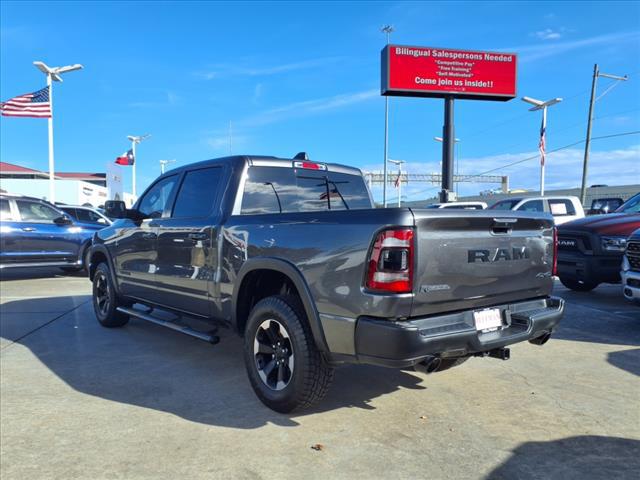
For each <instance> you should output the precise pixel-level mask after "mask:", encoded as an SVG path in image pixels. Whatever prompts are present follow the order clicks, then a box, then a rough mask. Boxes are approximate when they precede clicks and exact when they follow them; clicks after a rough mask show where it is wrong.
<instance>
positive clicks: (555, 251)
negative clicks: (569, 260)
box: [551, 227, 558, 276]
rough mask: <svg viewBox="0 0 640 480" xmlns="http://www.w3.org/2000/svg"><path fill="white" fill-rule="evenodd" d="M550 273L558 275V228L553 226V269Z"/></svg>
mask: <svg viewBox="0 0 640 480" xmlns="http://www.w3.org/2000/svg"><path fill="white" fill-rule="evenodd" d="M551 274H552V275H553V276H556V275H558V229H557V228H556V227H554V228H553V270H552V271H551Z"/></svg>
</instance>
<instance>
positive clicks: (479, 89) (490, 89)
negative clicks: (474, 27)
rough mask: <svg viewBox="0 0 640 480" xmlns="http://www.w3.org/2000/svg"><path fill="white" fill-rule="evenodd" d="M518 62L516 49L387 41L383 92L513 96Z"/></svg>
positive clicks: (494, 97)
mask: <svg viewBox="0 0 640 480" xmlns="http://www.w3.org/2000/svg"><path fill="white" fill-rule="evenodd" d="M516 64H517V57H516V55H515V54H513V53H499V52H480V51H471V50H450V49H446V48H432V47H408V46H403V45H387V46H386V47H385V48H384V49H383V50H382V95H394V96H404V97H449V96H451V97H456V98H470V99H477V100H511V99H512V98H514V97H515V96H516Z"/></svg>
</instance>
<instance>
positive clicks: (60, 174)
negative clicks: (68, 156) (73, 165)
mask: <svg viewBox="0 0 640 480" xmlns="http://www.w3.org/2000/svg"><path fill="white" fill-rule="evenodd" d="M56 175H57V176H58V177H60V178H78V179H82V178H88V179H91V180H104V179H105V178H106V176H107V175H106V173H84V172H56Z"/></svg>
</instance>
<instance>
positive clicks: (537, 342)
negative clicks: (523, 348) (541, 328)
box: [529, 332, 551, 345]
mask: <svg viewBox="0 0 640 480" xmlns="http://www.w3.org/2000/svg"><path fill="white" fill-rule="evenodd" d="M550 338H551V332H545V333H543V334H542V335H540V336H539V337H536V338H532V339H531V340H529V343H533V344H534V345H544V344H545V343H547V342H548V341H549V339H550Z"/></svg>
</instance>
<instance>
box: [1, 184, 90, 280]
mask: <svg viewBox="0 0 640 480" xmlns="http://www.w3.org/2000/svg"><path fill="white" fill-rule="evenodd" d="M102 227H103V225H101V226H100V227H96V228H91V227H90V228H88V227H87V226H84V225H78V224H76V223H74V221H73V220H72V219H71V217H69V215H67V214H66V213H64V212H63V211H61V210H59V209H58V208H56V207H54V206H53V205H52V204H50V203H49V202H46V201H44V200H40V199H37V198H31V197H24V196H17V195H6V194H2V195H0V268H17V267H61V268H62V269H63V270H65V271H75V270H82V269H83V268H85V266H86V265H88V259H87V256H88V253H89V246H90V245H91V237H92V236H93V233H94V232H95V231H96V230H97V229H98V228H102Z"/></svg>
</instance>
